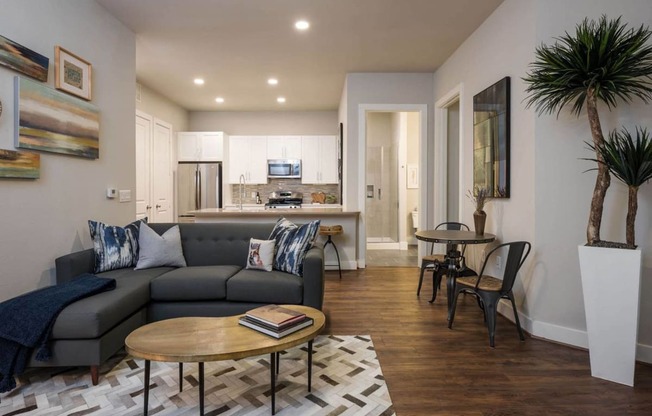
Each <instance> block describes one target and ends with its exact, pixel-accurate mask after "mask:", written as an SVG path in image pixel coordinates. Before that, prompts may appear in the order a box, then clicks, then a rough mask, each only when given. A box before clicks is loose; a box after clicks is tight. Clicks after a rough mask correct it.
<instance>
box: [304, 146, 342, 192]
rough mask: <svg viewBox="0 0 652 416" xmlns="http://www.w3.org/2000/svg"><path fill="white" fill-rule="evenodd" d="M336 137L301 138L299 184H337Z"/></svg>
mask: <svg viewBox="0 0 652 416" xmlns="http://www.w3.org/2000/svg"><path fill="white" fill-rule="evenodd" d="M337 161H338V151H337V136H306V137H302V138H301V183H305V184H327V183H333V184H337V183H338V175H337Z"/></svg>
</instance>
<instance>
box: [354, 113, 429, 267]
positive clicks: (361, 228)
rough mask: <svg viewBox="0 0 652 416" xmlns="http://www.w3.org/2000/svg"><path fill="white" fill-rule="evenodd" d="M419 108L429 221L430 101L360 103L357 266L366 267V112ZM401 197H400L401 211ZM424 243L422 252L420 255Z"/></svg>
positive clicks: (422, 194)
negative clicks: (420, 102) (428, 103)
mask: <svg viewBox="0 0 652 416" xmlns="http://www.w3.org/2000/svg"><path fill="white" fill-rule="evenodd" d="M374 111H382V112H390V113H391V112H395V113H400V112H418V113H419V124H420V128H419V136H420V137H419V184H420V185H419V209H418V210H419V212H420V213H421V214H420V215H419V223H420V224H419V225H421V224H427V219H426V218H423V215H422V214H423V213H424V212H426V199H427V195H428V193H427V184H428V174H427V172H426V169H425V167H426V166H428V152H427V149H428V105H427V104H358V160H359V161H360V163H358V208H359V210H360V221H359V222H358V267H359V268H365V267H366V262H367V261H366V257H367V220H366V167H367V166H366V165H367V112H374ZM400 205H401V201H400V200H399V212H400V211H401V209H400ZM421 250H422V248H421V244H419V254H420V256H421Z"/></svg>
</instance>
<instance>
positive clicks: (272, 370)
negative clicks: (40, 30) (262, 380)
mask: <svg viewBox="0 0 652 416" xmlns="http://www.w3.org/2000/svg"><path fill="white" fill-rule="evenodd" d="M276 354H278V353H275V352H273V353H271V354H270V356H269V362H270V369H269V373H270V374H271V390H272V414H273V415H274V414H276Z"/></svg>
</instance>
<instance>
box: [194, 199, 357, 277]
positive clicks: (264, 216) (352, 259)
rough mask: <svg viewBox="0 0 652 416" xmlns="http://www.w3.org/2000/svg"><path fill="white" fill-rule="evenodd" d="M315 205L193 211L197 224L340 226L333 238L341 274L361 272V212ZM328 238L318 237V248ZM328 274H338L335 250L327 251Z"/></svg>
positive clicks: (325, 254)
mask: <svg viewBox="0 0 652 416" xmlns="http://www.w3.org/2000/svg"><path fill="white" fill-rule="evenodd" d="M323 205H324V206H320V205H317V206H315V205H313V204H303V205H302V207H301V208H276V209H275V208H271V209H265V208H264V207H263V206H262V205H261V206H251V205H249V206H244V207H243V208H242V210H240V208H239V207H227V208H205V209H200V210H197V211H193V212H192V214H194V215H195V222H196V223H207V222H241V221H246V222H274V221H276V220H277V219H279V218H281V217H285V218H287V219H288V220H290V221H292V222H294V223H296V224H305V223H307V222H310V221H314V220H320V221H321V222H320V224H321V225H341V226H342V228H343V229H344V233H343V234H340V235H338V236H336V237H334V238H333V241H334V242H335V244H336V245H337V249H338V251H339V254H340V261H341V264H342V270H355V269H357V268H358V262H357V258H358V257H357V246H358V241H357V240H358V218H359V216H360V211H347V210H344V209H342V207H341V206H339V205H336V206H334V207H328V204H323ZM325 242H326V238H325V237H323V236H319V237H318V240H317V244H320V245H323V244H324V243H325ZM324 256H325V259H326V270H337V258H336V256H335V252H334V250H333V248H332V247H326V250H325V251H324Z"/></svg>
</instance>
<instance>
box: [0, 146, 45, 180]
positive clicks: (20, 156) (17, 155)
mask: <svg viewBox="0 0 652 416" xmlns="http://www.w3.org/2000/svg"><path fill="white" fill-rule="evenodd" d="M40 172H41V155H39V154H38V153H31V152H17V151H15V150H5V149H0V178H18V179H38V178H39V176H40Z"/></svg>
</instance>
